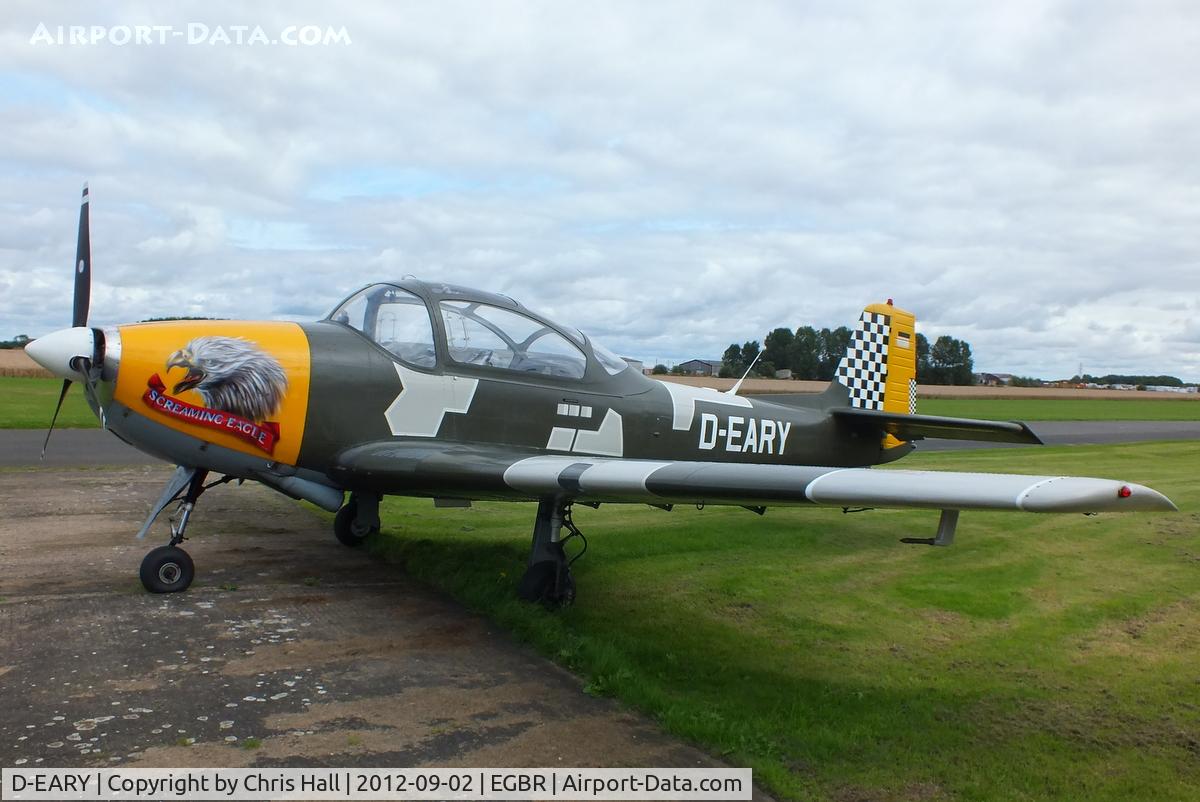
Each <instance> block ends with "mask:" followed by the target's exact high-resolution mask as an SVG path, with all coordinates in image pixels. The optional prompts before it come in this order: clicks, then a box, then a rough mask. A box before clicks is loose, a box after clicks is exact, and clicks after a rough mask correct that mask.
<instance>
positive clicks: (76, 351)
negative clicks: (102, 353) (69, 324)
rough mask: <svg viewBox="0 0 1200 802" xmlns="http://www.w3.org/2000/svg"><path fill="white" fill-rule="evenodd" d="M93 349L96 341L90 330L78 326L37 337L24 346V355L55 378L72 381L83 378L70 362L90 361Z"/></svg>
mask: <svg viewBox="0 0 1200 802" xmlns="http://www.w3.org/2000/svg"><path fill="white" fill-rule="evenodd" d="M95 348H96V340H95V336H94V335H93V334H92V330H91V329H89V328H86V327H83V326H80V327H78V328H74V329H61V330H59V331H56V332H53V333H51V334H47V335H46V336H45V337H39V338H37V339H36V340H34V341H33V342H31V343H29V344H28V345H26V346H25V353H27V354H29V356H30V357H31V358H32V359H33V361H34V362H37V363H38V364H39V365H41V366H42V367H44V368H45V369H46V370H48V371H50V372H51V373H53V374H54V375H55V376H58V377H59V378H62V379H73V380H74V379H81V378H83V376H82V375H81V374H80V373H79V371H77V370H75V368H74V367H73V366H72V362H73V361H74V360H75V359H76V358H77V357H83V358H84V359H91V358H92V355H93V353H94V352H95Z"/></svg>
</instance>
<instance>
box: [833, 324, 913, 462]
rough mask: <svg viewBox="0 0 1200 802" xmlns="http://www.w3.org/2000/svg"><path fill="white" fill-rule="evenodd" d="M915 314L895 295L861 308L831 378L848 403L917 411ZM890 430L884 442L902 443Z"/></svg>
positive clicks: (909, 411) (880, 408) (901, 410)
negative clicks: (893, 298)
mask: <svg viewBox="0 0 1200 802" xmlns="http://www.w3.org/2000/svg"><path fill="white" fill-rule="evenodd" d="M916 322H917V321H916V317H915V316H914V315H913V314H912V313H911V312H906V311H904V310H903V309H898V308H896V307H895V306H893V305H892V303H891V301H889V302H888V303H886V304H871V305H870V306H868V307H867V308H866V309H864V310H863V313H862V315H861V316H860V317H859V318H858V324H857V325H856V326H855V327H854V331H853V333H852V334H851V337H850V345H849V346H848V347H847V348H846V355H845V356H843V357H842V361H841V362H839V363H838V367H837V372H836V373H834V378H833V380H834V381H835V382H837V383H838V384H840V385H842V386H843V387H845V388H846V391H847V394H848V395H849V397H850V406H852V407H855V408H858V409H875V410H882V411H884V412H894V413H900V414H906V415H915V414H916V412H917V333H916ZM900 442H901V441H899V440H897V439H896V438H894V437H892V436H891V435H887V436H885V438H884V447H885V448H891V447H893V446H897V445H900Z"/></svg>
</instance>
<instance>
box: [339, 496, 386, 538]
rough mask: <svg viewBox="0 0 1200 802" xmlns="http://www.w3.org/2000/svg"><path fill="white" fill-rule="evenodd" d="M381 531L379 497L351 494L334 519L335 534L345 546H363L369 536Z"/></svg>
mask: <svg viewBox="0 0 1200 802" xmlns="http://www.w3.org/2000/svg"><path fill="white" fill-rule="evenodd" d="M378 531H379V496H375V495H372V494H370V493H351V494H350V500H349V501H347V502H346V503H345V504H343V505H342V508H341V509H340V510H338V511H337V515H335V516H334V517H333V534H334V535H335V536H336V537H337V539H338V541H339V542H341V544H342V545H344V546H350V547H354V546H361V545H362V542H363V541H364V540H366V539H367V536H368V535H371V534H374V533H375V532H378Z"/></svg>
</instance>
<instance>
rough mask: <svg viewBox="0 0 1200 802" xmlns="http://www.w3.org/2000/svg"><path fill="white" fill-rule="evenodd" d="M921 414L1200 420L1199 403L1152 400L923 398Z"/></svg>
mask: <svg viewBox="0 0 1200 802" xmlns="http://www.w3.org/2000/svg"><path fill="white" fill-rule="evenodd" d="M917 411H918V412H919V413H921V414H922V415H948V416H950V417H955V418H982V419H984V420H1025V421H1036V420H1200V401H1192V400H1175V399H1172V400H1163V399H1158V400H1156V399H1153V398H1130V399H1124V398H1079V399H1076V398H1063V399H1057V398H922V399H920V400H919V401H918V403H917Z"/></svg>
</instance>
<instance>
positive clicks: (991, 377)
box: [975, 373, 1013, 387]
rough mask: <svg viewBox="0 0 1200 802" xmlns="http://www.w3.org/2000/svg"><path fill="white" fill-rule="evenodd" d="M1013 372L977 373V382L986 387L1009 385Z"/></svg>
mask: <svg viewBox="0 0 1200 802" xmlns="http://www.w3.org/2000/svg"><path fill="white" fill-rule="evenodd" d="M1012 378H1013V377H1012V374H1011V373H976V374H975V383H976V384H979V385H982V386H984V387H1007V386H1008V385H1010V384H1012Z"/></svg>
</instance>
